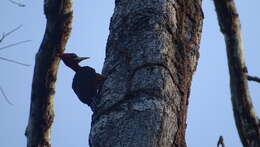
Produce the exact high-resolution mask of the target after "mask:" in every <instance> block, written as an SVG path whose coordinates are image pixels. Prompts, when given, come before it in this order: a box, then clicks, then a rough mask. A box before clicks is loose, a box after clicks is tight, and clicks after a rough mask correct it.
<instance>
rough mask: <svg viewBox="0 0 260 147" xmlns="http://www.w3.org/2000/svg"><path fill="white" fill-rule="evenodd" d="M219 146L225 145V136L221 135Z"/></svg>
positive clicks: (223, 146)
mask: <svg viewBox="0 0 260 147" xmlns="http://www.w3.org/2000/svg"><path fill="white" fill-rule="evenodd" d="M219 146H222V147H225V144H224V138H223V136H219V139H218V144H217V147H219Z"/></svg>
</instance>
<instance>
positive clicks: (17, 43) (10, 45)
mask: <svg viewBox="0 0 260 147" xmlns="http://www.w3.org/2000/svg"><path fill="white" fill-rule="evenodd" d="M30 41H32V40H24V41H20V42H16V43H12V44H9V45H6V46H4V47H0V50H3V49H6V48H9V47H12V46H16V45H19V44H23V43H26V42H30Z"/></svg>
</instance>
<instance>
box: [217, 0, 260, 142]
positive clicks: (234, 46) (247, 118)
mask: <svg viewBox="0 0 260 147" xmlns="http://www.w3.org/2000/svg"><path fill="white" fill-rule="evenodd" d="M214 3H215V6H216V12H217V15H218V20H219V26H220V29H221V31H222V33H223V34H224V36H225V41H226V48H227V57H228V67H229V74H230V89H231V101H232V105H233V112H234V117H235V122H236V126H237V130H238V133H239V136H240V140H241V142H242V143H243V145H244V147H259V146H260V126H259V120H258V118H257V116H256V114H255V110H254V107H253V104H252V102H251V97H250V94H249V89H248V82H247V68H246V64H245V60H244V54H243V44H242V37H241V32H240V22H239V18H238V13H237V10H236V8H235V3H234V1H233V0H214Z"/></svg>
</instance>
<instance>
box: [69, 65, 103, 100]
mask: <svg viewBox="0 0 260 147" xmlns="http://www.w3.org/2000/svg"><path fill="white" fill-rule="evenodd" d="M98 86H99V82H98V79H97V73H96V71H95V69H93V68H91V67H89V66H84V67H81V68H80V69H79V70H78V71H76V74H75V76H74V78H73V82H72V89H73V90H74V92H75V93H76V95H77V96H78V98H79V99H80V101H81V102H82V103H85V104H88V105H90V104H91V102H92V98H93V97H94V96H96V95H97V92H98Z"/></svg>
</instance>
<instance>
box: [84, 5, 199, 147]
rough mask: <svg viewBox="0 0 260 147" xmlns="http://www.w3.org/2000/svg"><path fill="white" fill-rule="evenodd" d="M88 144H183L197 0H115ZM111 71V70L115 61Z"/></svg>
mask: <svg viewBox="0 0 260 147" xmlns="http://www.w3.org/2000/svg"><path fill="white" fill-rule="evenodd" d="M115 4H116V5H115V12H114V14H113V17H112V19H111V25H110V35H109V38H108V43H107V49H106V59H105V64H104V68H103V74H105V75H106V74H107V73H110V74H109V75H107V80H106V81H105V83H104V85H103V87H102V89H101V92H100V100H99V102H98V103H97V104H98V109H97V112H95V113H94V114H93V118H92V127H91V132H90V140H89V141H90V146H91V147H111V146H113V147H159V146H160V147H170V146H171V147H185V146H186V143H185V129H186V114H187V105H188V97H189V93H190V85H191V80H192V75H193V72H194V71H195V69H196V66H197V61H198V57H199V53H198V49H199V43H200V35H201V29H202V19H203V13H202V11H201V0H194V1H184V0H175V1H173V0H172V1H166V0H157V1H155V0H135V1H130V0H129V1H126V0H116V1H115ZM118 63H119V66H117V67H116V69H115V70H113V71H112V72H111V71H110V70H111V69H112V68H113V67H114V65H116V64H118Z"/></svg>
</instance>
